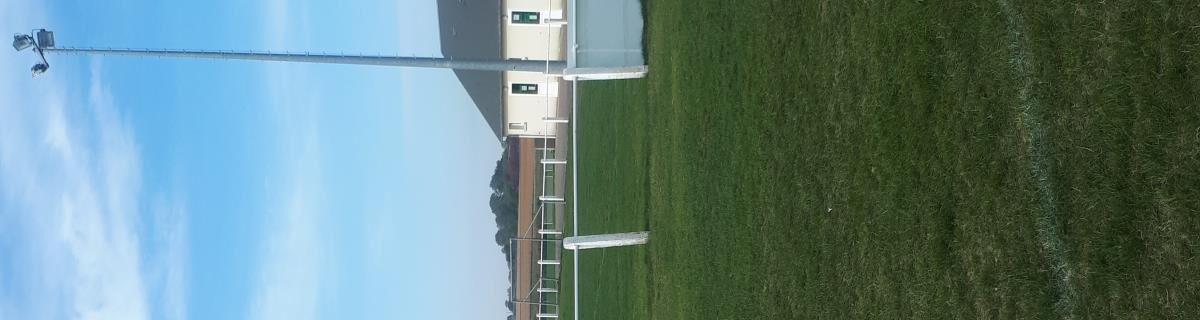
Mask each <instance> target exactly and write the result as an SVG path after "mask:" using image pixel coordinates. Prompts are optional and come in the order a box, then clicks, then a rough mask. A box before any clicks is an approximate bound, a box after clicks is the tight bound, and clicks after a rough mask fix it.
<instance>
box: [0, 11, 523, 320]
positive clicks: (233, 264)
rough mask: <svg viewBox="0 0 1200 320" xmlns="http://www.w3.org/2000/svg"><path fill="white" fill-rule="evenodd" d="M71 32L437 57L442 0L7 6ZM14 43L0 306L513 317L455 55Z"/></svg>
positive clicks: (109, 41) (1, 60) (151, 314)
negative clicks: (442, 61)
mask: <svg viewBox="0 0 1200 320" xmlns="http://www.w3.org/2000/svg"><path fill="white" fill-rule="evenodd" d="M0 27H2V28H3V29H4V30H8V31H9V32H13V33H17V32H28V30H31V29H34V28H47V29H50V30H53V31H55V35H56V39H57V42H58V44H59V45H60V46H68V45H69V46H100V47H148V48H173V49H174V48H179V49H253V50H279V51H282V50H293V51H312V52H320V51H328V52H348V53H354V52H363V53H396V54H402V55H434V56H437V55H439V52H440V49H439V46H438V39H437V34H438V32H437V10H436V3H435V0H395V1H381V0H362V1H353V2H350V3H344V2H341V1H314V0H263V1H238V0H173V1H152V0H114V1H61V0H52V1H38V0H0ZM49 58H50V60H51V68H50V71H49V72H47V73H46V74H44V75H41V76H38V77H37V78H31V77H30V74H29V67H30V66H31V65H32V64H33V63H34V62H35V60H36V58H35V55H34V54H32V53H30V52H28V51H26V52H15V51H13V50H9V49H3V50H0V319H127V320H138V319H300V320H304V319H361V318H372V319H374V318H384V319H395V318H438V319H468V318H469V319H488V318H490V319H498V318H502V317H504V316H506V315H507V309H505V307H504V304H503V301H504V299H505V297H506V294H505V292H506V289H507V287H508V284H507V269H506V268H505V264H504V258H503V255H502V254H501V253H500V250H499V248H498V247H496V245H495V244H494V241H493V234H494V232H495V225H494V223H493V218H492V214H491V213H490V209H489V208H488V205H487V199H488V196H489V194H490V192H491V190H490V189H489V187H488V181H489V180H490V178H491V173H492V170H493V168H494V166H495V161H496V160H497V159H498V158H499V155H500V152H501V146H500V144H499V142H498V141H496V139H495V137H494V136H493V134H492V133H491V131H490V129H489V127H488V126H487V124H486V123H485V122H484V119H483V117H482V116H481V115H479V113H478V111H476V108H475V107H474V106H473V105H472V103H471V101H470V100H469V98H468V97H467V95H466V93H465V92H464V91H463V88H462V86H461V85H460V84H459V83H458V82H457V80H456V78H455V77H454V76H453V74H452V73H451V72H449V71H445V70H422V69H400V68H381V67H359V66H330V65H304V64H288V63H280V62H270V63H264V62H239V61H209V60H179V59H165V58H149V59H147V58H131V57H96V56H79V55H52V56H50V57H49Z"/></svg>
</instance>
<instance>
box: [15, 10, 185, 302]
mask: <svg viewBox="0 0 1200 320" xmlns="http://www.w3.org/2000/svg"><path fill="white" fill-rule="evenodd" d="M31 5H37V4H36V3H32V4H31V3H28V2H9V1H4V2H0V28H3V29H4V30H29V28H32V27H36V26H40V25H48V23H46V21H45V18H44V17H41V16H39V12H42V10H39V9H40V8H29V7H28V6H31ZM0 52H2V53H0V62H3V63H0V318H2V319H123V320H138V319H147V318H151V317H155V318H163V319H182V318H184V314H185V313H186V312H185V311H186V306H185V303H184V297H185V291H186V276H185V275H186V268H185V267H186V265H185V263H186V261H185V257H186V254H184V251H183V249H184V248H186V244H185V241H186V237H184V236H182V235H183V230H185V229H186V228H185V227H184V224H183V223H184V219H183V216H182V215H183V211H184V210H183V207H182V205H181V203H175V204H172V205H171V207H172V208H174V210H172V211H169V212H161V213H155V214H156V215H160V216H161V217H162V221H163V224H162V225H156V226H153V227H152V228H146V229H141V228H139V218H140V217H143V215H141V214H139V209H140V205H139V204H140V203H141V199H142V190H141V181H142V176H141V174H142V170H141V168H142V166H141V162H140V159H141V156H140V154H139V150H138V144H137V140H136V139H135V135H134V132H133V131H132V130H131V127H130V125H129V124H128V121H126V120H125V119H124V118H123V117H122V116H121V115H120V114H119V112H118V108H117V107H116V105H115V103H114V102H115V100H114V98H113V97H112V96H111V94H110V93H109V90H108V88H107V87H106V86H105V84H104V81H103V79H102V77H100V76H99V75H100V74H101V70H100V68H99V67H97V66H94V67H93V69H92V70H91V71H92V73H91V74H92V78H91V79H90V81H68V79H67V78H65V77H63V74H65V73H61V72H54V71H53V70H52V71H51V72H49V73H47V74H45V75H43V76H39V77H38V78H34V79H30V77H29V71H28V69H27V68H28V67H29V65H30V64H32V63H33V61H34V60H35V59H34V56H33V55H32V54H31V53H30V52H27V51H26V52H14V51H12V50H0ZM23 62H28V63H29V64H25V63H23ZM76 74H86V73H85V72H79V71H76ZM79 82H83V83H89V84H88V85H87V86H85V87H84V88H78V87H77V85H76V83H79ZM79 92H82V93H84V95H82V96H81V95H79V94H76V93H79ZM139 230H150V231H149V232H148V233H147V234H139ZM143 239H149V240H151V243H154V244H153V248H143V247H142V245H141V244H142V243H143V242H142V241H141V240H143ZM147 271H151V272H147ZM156 271H158V272H160V273H161V274H162V275H164V277H152V276H151V275H153V274H154V272H156ZM163 279H169V280H163ZM158 297H162V298H158ZM160 299H161V300H162V301H163V302H162V304H165V305H164V306H163V307H161V308H156V306H158V305H159V304H160V303H159V302H158V300H160ZM155 310H163V312H162V313H159V312H158V311H155ZM167 310H170V311H167Z"/></svg>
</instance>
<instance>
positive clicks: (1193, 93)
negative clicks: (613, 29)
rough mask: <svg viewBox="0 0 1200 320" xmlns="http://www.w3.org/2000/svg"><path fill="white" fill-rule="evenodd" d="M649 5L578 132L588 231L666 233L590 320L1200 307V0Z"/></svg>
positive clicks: (591, 85) (587, 90)
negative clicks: (632, 45) (627, 58)
mask: <svg viewBox="0 0 1200 320" xmlns="http://www.w3.org/2000/svg"><path fill="white" fill-rule="evenodd" d="M647 1H648V8H647V23H648V24H647V29H648V30H647V37H648V39H647V44H648V50H649V56H648V57H649V63H650V68H651V71H650V76H649V77H648V78H646V79H642V80H634V81H612V82H587V83H585V84H582V85H581V89H580V92H579V93H578V94H579V97H580V110H579V125H580V127H579V140H578V143H579V144H578V145H577V146H576V147H577V148H579V156H580V159H578V164H579V166H580V169H581V171H580V176H579V183H580V189H579V192H580V195H581V198H580V204H581V205H580V220H581V221H580V228H581V229H582V230H580V231H581V233H585V234H591V233H601V232H624V231H634V230H642V229H648V230H650V231H651V243H650V244H649V245H648V246H645V247H641V248H624V249H615V250H606V251H597V252H587V253H585V254H584V255H583V256H582V257H581V262H582V264H581V266H580V267H581V269H580V272H581V273H582V277H581V283H580V284H579V285H580V286H581V289H582V290H580V291H579V292H580V295H581V296H580V297H581V304H582V306H581V307H582V309H581V311H582V319H639V318H656V319H769V318H774V319H779V318H785V319H795V318H835V319H842V318H882V319H890V318H922V319H929V318H951V319H960V318H1072V317H1075V318H1113V319H1127V318H1152V319H1167V318H1192V317H1195V315H1197V314H1200V303H1196V301H1200V260H1198V259H1197V256H1200V239H1197V238H1200V20H1197V19H1196V17H1200V5H1197V4H1196V3H1195V2H1193V1H1106V2H1104V3H1095V2H1092V1H1086V2H1085V1H1052V2H1045V1H1031V0H1012V1H1008V0H999V1H932V0H927V1H874V2H860V1H808V0H778V1H765V0H762V1H759V0H754V1H751V0H747V1H720V0H647ZM564 268H565V269H567V271H568V272H567V273H565V274H564V276H565V277H566V278H568V279H569V278H570V273H569V270H570V265H565V266H564ZM568 297H569V295H564V300H569V299H568ZM572 307H573V306H570V305H566V306H564V311H565V314H566V315H570V314H571V313H570V310H571V308H572Z"/></svg>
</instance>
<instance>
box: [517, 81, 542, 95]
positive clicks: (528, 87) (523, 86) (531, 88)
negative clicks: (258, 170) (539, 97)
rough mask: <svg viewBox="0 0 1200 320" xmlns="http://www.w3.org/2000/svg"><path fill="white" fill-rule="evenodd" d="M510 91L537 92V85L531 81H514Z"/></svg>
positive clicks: (519, 92) (520, 92) (521, 92)
mask: <svg viewBox="0 0 1200 320" xmlns="http://www.w3.org/2000/svg"><path fill="white" fill-rule="evenodd" d="M512 93H514V94H538V85H536V84H532V83H514V84H512Z"/></svg>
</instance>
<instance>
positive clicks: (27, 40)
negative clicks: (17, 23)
mask: <svg viewBox="0 0 1200 320" xmlns="http://www.w3.org/2000/svg"><path fill="white" fill-rule="evenodd" d="M34 44H35V43H34V42H33V37H31V36H29V35H27V34H14V35H13V49H17V51H21V50H25V49H29V47H32V46H33V45H34Z"/></svg>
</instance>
